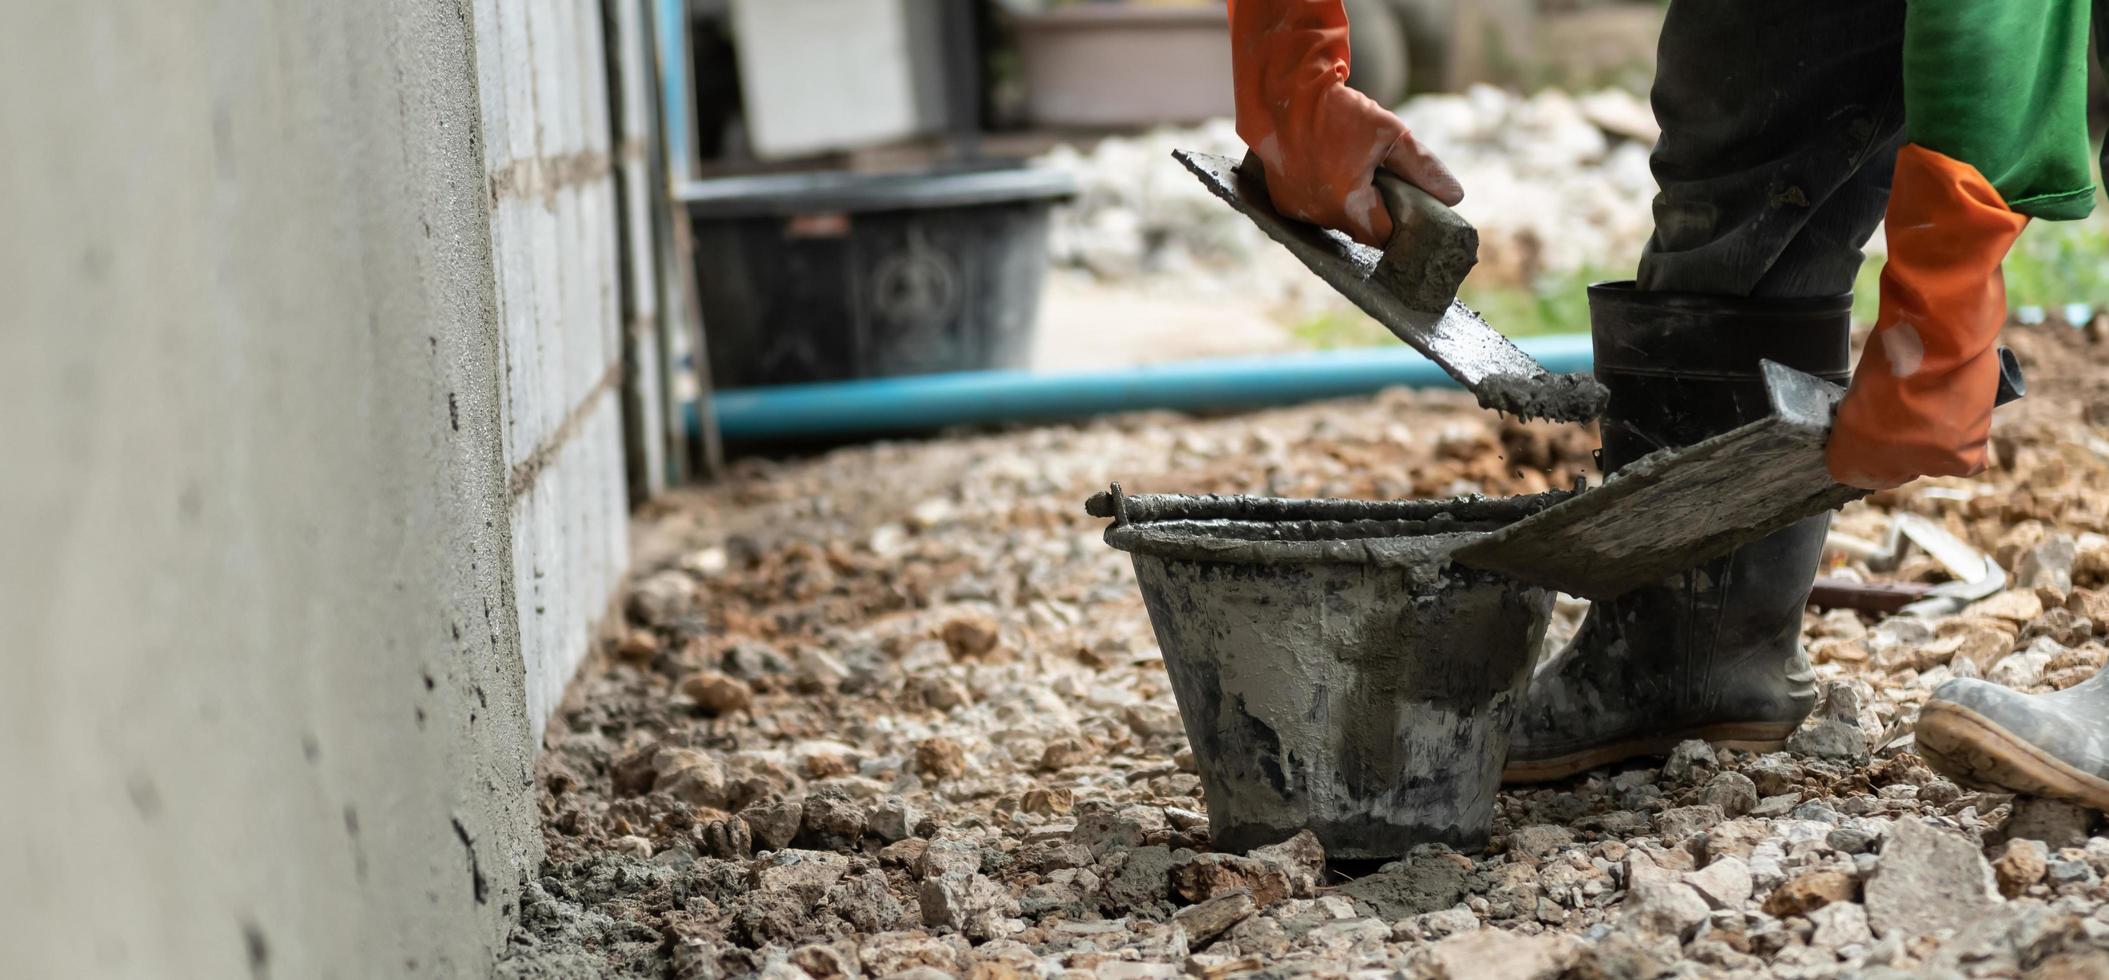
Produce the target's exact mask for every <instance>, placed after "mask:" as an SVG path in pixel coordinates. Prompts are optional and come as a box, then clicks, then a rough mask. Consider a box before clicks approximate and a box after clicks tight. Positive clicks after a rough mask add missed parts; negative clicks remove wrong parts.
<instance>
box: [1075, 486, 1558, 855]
mask: <svg viewBox="0 0 2109 980" xmlns="http://www.w3.org/2000/svg"><path fill="white" fill-rule="evenodd" d="M1565 496H1566V494H1545V495H1540V496H1536V497H1519V498H1500V499H1489V498H1461V499H1457V500H1443V501H1398V502H1362V501H1295V500H1270V499H1265V498H1244V497H1181V496H1159V495H1150V496H1126V495H1122V494H1119V493H1117V492H1116V493H1113V494H1101V495H1099V496H1098V497H1095V498H1093V500H1092V501H1091V502H1090V504H1089V505H1087V506H1088V509H1090V510H1091V511H1092V512H1093V513H1097V514H1100V515H1101V516H1112V517H1115V519H1116V523H1115V524H1114V525H1113V526H1112V527H1110V528H1109V529H1108V530H1107V533H1106V540H1107V543H1108V544H1111V545H1112V546H1114V547H1116V548H1119V549H1121V550H1123V551H1127V552H1129V553H1130V555H1131V556H1132V558H1133V560H1134V566H1135V575H1136V579H1137V582H1138V583H1139V584H1140V585H1141V587H1142V592H1143V599H1144V603H1145V605H1146V606H1147V608H1148V610H1149V614H1150V621H1151V624H1152V626H1153V627H1154V629H1155V631H1156V634H1157V638H1158V644H1159V646H1160V647H1161V648H1162V649H1163V652H1164V659H1165V665H1166V668H1167V671H1168V672H1169V673H1170V675H1171V679H1172V685H1173V688H1174V692H1175V694H1176V695H1177V697H1178V701H1179V707H1180V714H1181V716H1182V719H1183V721H1184V724H1185V727H1186V731H1187V736H1188V740H1189V742H1190V744H1191V745H1192V747H1193V750H1194V754H1195V758H1196V761H1197V763H1198V765H1199V768H1200V770H1201V776H1202V782H1203V786H1204V791H1205V793H1206V795H1207V798H1208V805H1209V816H1210V834H1211V837H1212V839H1213V842H1214V844H1215V846H1217V847H1218V848H1222V849H1226V850H1242V849H1245V848H1249V847H1252V846H1257V845H1262V844H1267V843H1272V842H1274V841H1277V840H1281V839H1283V838H1285V837H1288V836H1290V835H1292V834H1294V833H1295V832H1296V831H1297V830H1300V829H1305V828H1308V829H1310V830H1312V831H1313V832H1315V833H1317V835H1318V836H1319V838H1320V840H1321V841H1323V842H1324V844H1325V846H1326V851H1327V853H1328V854H1330V855H1333V856H1335V857H1339V858H1385V857H1394V856H1397V855H1400V854H1403V853H1405V852H1406V851H1407V850H1408V849H1410V848H1411V847H1413V846H1414V845H1416V844H1422V843H1434V842H1439V843H1444V844H1448V845H1450V846H1452V847H1457V848H1460V849H1476V848H1478V847H1479V846H1481V845H1483V844H1484V843H1485V840H1486V837H1487V833H1488V831H1489V828H1490V825H1491V820H1492V813H1493V804H1494V794H1495V792H1496V790H1497V789H1498V787H1499V784H1500V771H1501V762H1502V757H1503V755H1504V754H1505V753H1506V749H1507V738H1508V726H1509V721H1510V718H1511V716H1512V714H1513V710H1514V707H1515V699H1516V697H1517V696H1518V695H1520V693H1521V691H1522V688H1523V686H1524V684H1525V682H1526V681H1527V680H1528V678H1529V676H1530V670H1531V667H1532V665H1533V662H1534V659H1535V657H1536V653H1537V649H1538V646H1539V643H1540V641H1541V640H1542V638H1543V636H1544V631H1545V628H1546V623H1547V620H1548V618H1549V615H1550V611H1551V606H1552V601H1553V596H1552V594H1551V593H1549V592H1546V591H1544V590H1541V589H1537V588H1532V587H1529V586H1525V585H1523V584H1521V583H1518V582H1516V581H1515V580H1513V579H1510V578H1507V577H1505V576H1501V575H1498V574H1493V573H1487V572H1481V571H1476V570H1472V569H1467V568H1463V567H1460V566H1454V565H1452V564H1451V563H1450V562H1449V559H1448V555H1449V553H1450V552H1451V551H1452V550H1454V549H1455V548H1457V547H1460V546H1462V545H1464V544H1466V543H1469V542H1471V541H1474V540H1477V539H1478V538H1479V537H1481V536H1483V535H1485V534H1487V533H1489V532H1491V531H1493V530H1495V529H1497V528H1499V527H1503V526H1506V525H1507V524H1509V523H1511V522H1513V521H1515V520H1518V519H1520V518H1522V517H1524V516H1527V515H1528V514H1530V513H1533V512H1535V511H1537V510H1540V509H1543V508H1544V507H1546V506H1549V505H1551V504H1552V503H1556V502H1557V501H1558V500H1560V499H1563V498H1564V497H1565Z"/></svg>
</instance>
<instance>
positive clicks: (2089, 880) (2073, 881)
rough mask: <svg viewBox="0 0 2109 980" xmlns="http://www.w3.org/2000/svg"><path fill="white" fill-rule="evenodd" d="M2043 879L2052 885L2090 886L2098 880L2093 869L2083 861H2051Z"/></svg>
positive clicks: (2098, 877)
mask: <svg viewBox="0 0 2109 980" xmlns="http://www.w3.org/2000/svg"><path fill="white" fill-rule="evenodd" d="M2044 877H2045V878H2047V879H2048V880H2049V881H2050V883H2051V884H2054V885H2092V884H2094V883H2095V882H2096V881H2098V880H2100V876H2099V875H2096V874H2095V872H2094V868H2093V867H2092V866H2090V865H2088V863H2087V862H2085V861H2074V860H2064V861H2052V862H2051V863H2050V868H2049V869H2048V870H2047V871H2046V872H2045V874H2044Z"/></svg>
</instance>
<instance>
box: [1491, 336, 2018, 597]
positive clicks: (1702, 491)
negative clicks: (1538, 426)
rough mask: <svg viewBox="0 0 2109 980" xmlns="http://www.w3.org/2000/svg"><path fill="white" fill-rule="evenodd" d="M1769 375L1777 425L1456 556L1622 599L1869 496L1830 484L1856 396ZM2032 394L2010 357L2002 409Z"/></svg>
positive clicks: (1698, 451) (1547, 512)
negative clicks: (1835, 441)
mask: <svg viewBox="0 0 2109 980" xmlns="http://www.w3.org/2000/svg"><path fill="white" fill-rule="evenodd" d="M1763 370H1764V376H1765V390H1766V394H1767V397H1768V398H1769V400H1770V402H1771V414H1770V415H1769V416H1768V417H1766V418H1764V419H1761V420H1759V421H1756V422H1752V423H1750V424H1748V425H1744V426H1742V427H1740V428H1737V429H1733V430H1730V431H1728V432H1725V433H1722V434H1721V435H1718V436H1714V437H1713V438H1711V439H1706V440H1704V441H1701V442H1697V443H1693V444H1692V445H1689V446H1684V447H1681V448H1675V449H1664V450H1661V451H1658V452H1654V453H1650V454H1648V455H1647V456H1643V457H1641V458H1640V459H1638V460H1636V461H1634V462H1633V463H1631V464H1630V465H1627V466H1625V467H1624V468H1622V469H1620V470H1619V471H1618V472H1617V473H1615V474H1613V475H1612V476H1611V478H1610V479H1608V480H1606V481H1604V484H1603V486H1600V487H1597V488H1596V489H1593V490H1585V491H1583V492H1582V493H1579V494H1576V495H1575V496H1574V497H1572V498H1570V499H1568V500H1566V501H1563V502H1561V503H1559V504H1556V505H1554V506H1552V507H1548V508H1546V509H1544V510H1542V511H1539V512H1538V513H1536V514H1534V515H1532V516H1530V517H1527V518H1524V519H1523V520H1521V521H1517V522H1516V523H1514V524H1511V525H1509V526H1507V527H1504V528H1502V529H1501V530H1499V531H1496V532H1494V533H1492V534H1489V535H1487V536H1486V537H1484V538H1482V539H1480V540H1478V541H1475V542H1473V543H1471V544H1469V545H1466V546H1465V547H1463V548H1460V549H1458V550H1457V551H1456V552H1454V553H1453V554H1452V556H1451V557H1452V558H1453V559H1454V560H1455V561H1457V562H1459V563H1461V564H1465V565H1470V566H1472V567H1474V568H1483V569H1488V570H1490V571H1498V572H1502V573H1505V574H1507V575H1511V576H1514V577H1515V578H1517V579H1520V580H1522V581H1525V582H1529V583H1531V584H1533V585H1540V586H1545V587H1547V588H1552V589H1557V590H1559V591H1561V592H1565V593H1568V594H1570V595H1577V596H1582V597H1584V598H1588V599H1611V598H1616V597H1617V596H1620V595H1622V594H1624V593H1626V592H1629V591H1631V590H1633V589H1636V588H1639V587H1640V586H1643V585H1648V584H1650V583H1654V582H1659V581H1662V580H1663V579H1664V578H1665V577H1667V576H1670V575H1674V574H1676V573H1678V572H1682V571H1685V570H1686V569H1690V568H1694V567H1697V566H1698V565H1700V564H1702V563H1704V562H1706V561H1709V560H1711V559H1714V558H1718V557H1720V556H1721V555H1724V554H1727V553H1728V552H1730V551H1733V550H1734V549H1735V548H1737V547H1738V546H1741V545H1744V544H1748V543H1749V542H1752V541H1755V540H1757V539H1759V538H1762V537H1764V536H1766V535H1768V534H1771V533H1772V532H1774V531H1778V530H1780V529H1782V528H1785V527H1788V526H1790V525H1792V524H1794V523H1795V522H1797V521H1800V520H1802V519H1803V518H1807V517H1812V516H1815V515H1817V514H1821V513H1823V512H1824V511H1827V510H1834V509H1836V508H1839V507H1843V506H1845V505H1846V504H1847V503H1849V502H1851V501H1853V500H1857V499H1859V498H1860V497H1863V496H1866V495H1867V491H1865V490H1860V489H1858V488H1855V487H1850V486H1846V485H1844V484H1841V483H1839V482H1837V481H1835V480H1833V479H1831V473H1830V470H1829V468H1828V467H1827V466H1826V464H1825V462H1824V444H1825V443H1826V442H1827V441H1829V439H1830V434H1831V419H1832V415H1833V412H1834V410H1835V408H1836V407H1837V404H1838V400H1839V399H1840V398H1841V397H1843V396H1844V394H1845V390H1844V389H1843V388H1840V387H1838V386H1837V385H1834V384H1831V383H1830V382H1828V381H1824V380H1822V379H1819V378H1816V377H1812V376H1810V375H1807V374H1803V373H1802V372H1800V371H1796V370H1794V369H1792V368H1789V367H1785V366H1782V365H1780V364H1776V363H1773V362H1771V361H1766V362H1764V365H1763ZM2027 390H2028V386H2027V382H2026V380H2025V379H2024V378H2023V377H2022V374H2021V365H2020V362H2019V361H2017V360H2016V359H2015V357H2014V354H2013V352H2012V351H2009V350H2007V349H2006V348H2004V347H2002V348H2000V349H1999V392H1998V395H1997V400H1996V404H1999V405H2004V404H2006V403H2008V402H2011V401H2013V400H2015V399H2017V398H2020V397H2021V396H2022V395H2023V394H2025V393H2027Z"/></svg>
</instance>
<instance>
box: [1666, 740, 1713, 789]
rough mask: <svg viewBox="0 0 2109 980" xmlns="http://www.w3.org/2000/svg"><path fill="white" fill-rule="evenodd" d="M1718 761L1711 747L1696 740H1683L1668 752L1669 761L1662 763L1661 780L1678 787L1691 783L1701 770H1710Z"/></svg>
mask: <svg viewBox="0 0 2109 980" xmlns="http://www.w3.org/2000/svg"><path fill="white" fill-rule="evenodd" d="M1718 761H1719V760H1718V759H1717V758H1716V757H1715V755H1714V747H1713V746H1711V745H1708V744H1706V743H1705V742H1703V741H1700V740H1699V739H1696V738H1688V739H1685V740H1684V741H1682V742H1679V743H1677V747H1676V748H1674V749H1671V750H1670V757H1669V759H1667V760H1665V761H1664V762H1663V764H1662V780H1663V782H1666V783H1673V784H1679V785H1681V784H1684V783H1689V782H1692V781H1693V780H1695V779H1696V778H1697V777H1698V775H1699V773H1700V771H1701V770H1705V769H1712V768H1713V767H1714V766H1715V765H1716V764H1718Z"/></svg>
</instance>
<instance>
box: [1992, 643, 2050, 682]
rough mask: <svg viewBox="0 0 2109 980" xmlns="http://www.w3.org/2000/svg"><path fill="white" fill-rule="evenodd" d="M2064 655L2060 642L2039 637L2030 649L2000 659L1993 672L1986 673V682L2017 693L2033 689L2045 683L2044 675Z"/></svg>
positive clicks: (1993, 666) (2030, 645) (1994, 665)
mask: <svg viewBox="0 0 2109 980" xmlns="http://www.w3.org/2000/svg"><path fill="white" fill-rule="evenodd" d="M2063 653H2065V647H2064V646H2062V645H2060V644H2059V643H2058V641H2056V640H2053V639H2051V638H2050V637H2047V636H2039V637H2037V638H2036V640H2035V642H2034V643H2031V644H2029V646H2028V649H2025V650H2019V651H2016V652H2014V653H2010V654H2007V655H2006V656H2005V657H2002V658H2000V660H1999V662H1998V663H1996V664H1993V665H1992V669H1991V670H1988V671H1985V680H1988V681H1991V682H1992V683H1994V684H1998V685H2000V686H2001V687H2011V688H2013V689H2015V690H2017V691H2026V690H2030V689H2033V688H2035V687H2037V686H2039V685H2041V684H2042V683H2043V673H2044V670H2045V669H2046V668H2048V667H2049V666H2050V662H2051V661H2052V660H2054V659H2056V658H2057V657H2058V656H2059V655H2061V654H2063Z"/></svg>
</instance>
